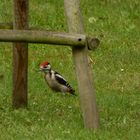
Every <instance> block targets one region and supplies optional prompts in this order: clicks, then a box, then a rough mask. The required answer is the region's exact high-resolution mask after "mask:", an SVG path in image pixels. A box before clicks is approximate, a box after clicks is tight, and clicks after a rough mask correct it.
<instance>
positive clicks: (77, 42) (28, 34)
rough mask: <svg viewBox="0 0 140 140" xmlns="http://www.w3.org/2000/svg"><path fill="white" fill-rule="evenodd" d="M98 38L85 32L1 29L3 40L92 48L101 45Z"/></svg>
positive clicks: (1, 38)
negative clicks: (84, 33)
mask: <svg viewBox="0 0 140 140" xmlns="http://www.w3.org/2000/svg"><path fill="white" fill-rule="evenodd" d="M96 40H98V39H96V38H92V37H87V36H86V35H83V34H74V33H62V32H50V31H40V30H9V29H0V41H1V42H27V43H46V44H54V45H68V46H79V47H84V46H85V45H86V44H88V47H89V48H90V49H91V50H94V49H95V48H96V47H97V45H99V44H98V43H95V42H97V41H96Z"/></svg>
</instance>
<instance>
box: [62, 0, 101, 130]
mask: <svg viewBox="0 0 140 140" xmlns="http://www.w3.org/2000/svg"><path fill="white" fill-rule="evenodd" d="M64 5H65V12H66V17H67V22H68V28H69V32H70V33H80V34H81V33H84V28H83V22H82V18H81V13H80V8H79V5H80V3H79V0H64ZM72 52H73V60H74V64H75V68H76V75H77V79H78V87H79V93H80V101H81V108H82V112H83V118H84V124H85V127H86V128H89V129H97V128H98V126H99V117H98V111H97V107H96V100H95V89H94V87H93V82H92V78H91V73H90V69H89V65H88V48H87V46H85V47H83V48H76V47H73V49H72Z"/></svg>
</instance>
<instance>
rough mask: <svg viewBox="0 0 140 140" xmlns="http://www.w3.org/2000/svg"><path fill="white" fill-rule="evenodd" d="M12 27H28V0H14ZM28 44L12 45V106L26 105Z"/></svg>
mask: <svg viewBox="0 0 140 140" xmlns="http://www.w3.org/2000/svg"><path fill="white" fill-rule="evenodd" d="M13 29H20V30H22V29H28V0H14V22H13ZM27 68H28V44H27V43H19V42H17V43H14V47H13V107H14V108H19V107H26V106H27Z"/></svg>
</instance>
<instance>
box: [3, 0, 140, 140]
mask: <svg viewBox="0 0 140 140" xmlns="http://www.w3.org/2000/svg"><path fill="white" fill-rule="evenodd" d="M63 10H64V9H63V0H59V1H58V0H47V2H46V1H45V0H30V15H29V16H30V26H33V27H38V28H41V29H47V30H55V31H67V26H66V21H65V18H64V11H63ZM81 10H82V14H83V18H84V23H85V32H86V34H89V35H93V36H96V37H98V38H99V39H100V40H101V45H100V48H99V49H98V50H96V51H95V52H89V56H90V57H91V59H92V60H93V63H92V70H93V75H94V83H95V87H96V97H97V104H98V109H99V114H100V128H99V130H98V131H97V132H93V131H89V130H86V129H85V128H84V125H83V119H82V114H81V110H80V102H79V96H77V97H73V96H69V95H66V96H64V95H61V94H55V93H53V92H52V91H51V90H50V89H49V88H48V87H47V86H46V83H45V81H44V78H43V76H42V74H40V73H38V72H37V70H38V66H39V64H40V62H42V61H44V60H48V61H49V62H50V63H51V64H52V65H53V68H54V69H56V70H57V71H59V72H60V73H62V74H63V75H64V76H65V77H66V79H68V80H69V82H70V83H71V85H72V86H73V87H74V88H75V89H76V93H77V94H79V93H78V87H77V81H76V78H75V77H76V76H75V71H74V66H73V62H72V55H71V48H68V47H65V46H63V47H60V46H51V45H42V44H29V75H28V79H29V82H28V86H29V88H28V93H29V94H28V109H19V110H13V109H12V106H11V102H12V101H11V97H12V61H11V59H12V53H11V52H12V44H11V43H0V62H1V65H0V140H19V139H21V140H22V139H23V140H25V139H35V140H44V139H47V140H92V139H95V140H138V139H140V1H139V0H125V1H123V0H122V1H121V0H99V1H96V0H87V1H84V0H81ZM11 17H12V0H1V2H0V22H10V21H12V18H11Z"/></svg>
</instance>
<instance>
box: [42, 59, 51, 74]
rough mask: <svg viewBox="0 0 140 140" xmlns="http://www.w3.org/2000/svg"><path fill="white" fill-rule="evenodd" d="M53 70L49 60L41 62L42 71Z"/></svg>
mask: <svg viewBox="0 0 140 140" xmlns="http://www.w3.org/2000/svg"><path fill="white" fill-rule="evenodd" d="M50 70H51V65H50V63H49V62H48V61H45V62H42V63H41V64H40V71H43V72H48V71H50Z"/></svg>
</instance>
